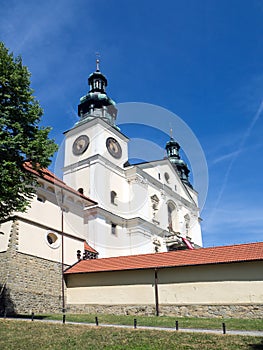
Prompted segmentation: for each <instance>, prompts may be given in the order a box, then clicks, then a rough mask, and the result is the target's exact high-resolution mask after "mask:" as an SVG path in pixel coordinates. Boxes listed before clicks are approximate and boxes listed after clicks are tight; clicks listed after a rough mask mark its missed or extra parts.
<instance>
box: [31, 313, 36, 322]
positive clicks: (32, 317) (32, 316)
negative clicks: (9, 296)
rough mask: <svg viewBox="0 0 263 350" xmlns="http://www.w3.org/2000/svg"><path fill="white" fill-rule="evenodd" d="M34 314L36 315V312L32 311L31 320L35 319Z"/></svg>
mask: <svg viewBox="0 0 263 350" xmlns="http://www.w3.org/2000/svg"><path fill="white" fill-rule="evenodd" d="M34 316H35V314H34V312H32V314H31V321H34Z"/></svg>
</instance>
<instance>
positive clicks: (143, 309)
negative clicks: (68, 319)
mask: <svg viewBox="0 0 263 350" xmlns="http://www.w3.org/2000/svg"><path fill="white" fill-rule="evenodd" d="M67 312H69V313H92V314H114V315H138V316H153V315H155V314H156V312H155V306H154V305H110V306H109V305H86V304H83V305H82V304H78V305H77V304H71V305H68V306H67ZM159 315H160V316H174V317H209V318H216V317H218V318H220V317H224V318H231V317H233V318H250V319H251V318H262V317H263V305H182V306H180V305H160V306H159Z"/></svg>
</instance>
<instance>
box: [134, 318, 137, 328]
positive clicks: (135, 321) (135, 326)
mask: <svg viewBox="0 0 263 350" xmlns="http://www.w3.org/2000/svg"><path fill="white" fill-rule="evenodd" d="M133 325H134V329H136V328H137V320H136V318H135V319H134V320H133Z"/></svg>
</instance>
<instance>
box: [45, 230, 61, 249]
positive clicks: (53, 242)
mask: <svg viewBox="0 0 263 350" xmlns="http://www.w3.org/2000/svg"><path fill="white" fill-rule="evenodd" d="M46 240H47V244H48V245H49V246H50V247H51V248H58V247H59V246H60V238H59V236H58V235H57V234H56V233H54V232H48V234H47V236H46Z"/></svg>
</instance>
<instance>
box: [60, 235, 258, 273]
mask: <svg viewBox="0 0 263 350" xmlns="http://www.w3.org/2000/svg"><path fill="white" fill-rule="evenodd" d="M258 260H263V242H260V243H248V244H240V245H231V246H220V247H214V248H201V249H194V250H181V251H173V252H166V253H155V254H141V255H129V256H119V257H113V258H103V259H96V260H81V261H79V262H78V263H76V264H75V265H73V266H72V267H69V268H68V269H67V270H66V271H65V274H73V273H90V272H102V271H122V270H139V269H153V268H165V267H180V266H195V265H209V264H222V263H236V262H244V261H258Z"/></svg>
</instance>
